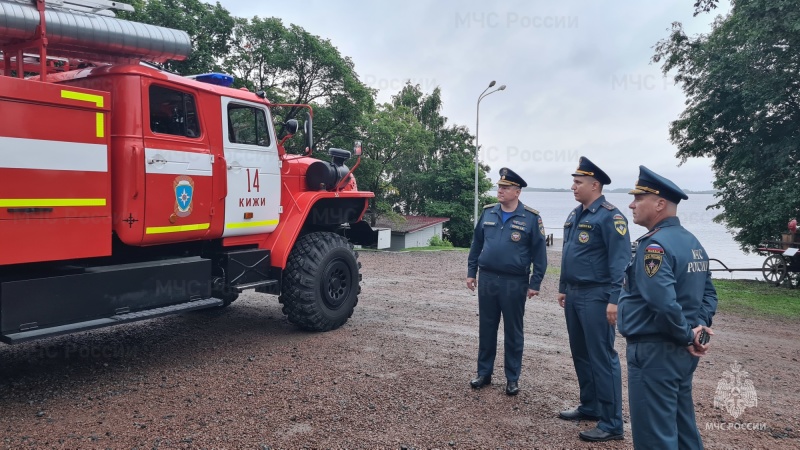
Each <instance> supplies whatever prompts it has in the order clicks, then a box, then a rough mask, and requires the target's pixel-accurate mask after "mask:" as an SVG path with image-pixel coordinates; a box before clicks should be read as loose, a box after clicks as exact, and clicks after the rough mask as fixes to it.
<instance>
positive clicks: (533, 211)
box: [525, 206, 539, 216]
mask: <svg viewBox="0 0 800 450" xmlns="http://www.w3.org/2000/svg"><path fill="white" fill-rule="evenodd" d="M525 211H530V212H532V213H534V214H536V215H537V216H538V215H539V211H537V210H535V209H533V208H531V207H530V206H525Z"/></svg>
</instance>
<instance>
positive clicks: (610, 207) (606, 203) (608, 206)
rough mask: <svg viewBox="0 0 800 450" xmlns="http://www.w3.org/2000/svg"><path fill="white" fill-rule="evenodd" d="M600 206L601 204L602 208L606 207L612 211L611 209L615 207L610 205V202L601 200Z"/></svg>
mask: <svg viewBox="0 0 800 450" xmlns="http://www.w3.org/2000/svg"><path fill="white" fill-rule="evenodd" d="M600 206H602V207H603V208H605V209H607V210H609V211H613V210H615V209H617V207H616V206H614V205H612V204H611V203H608V202H603V203H602V204H601V205H600Z"/></svg>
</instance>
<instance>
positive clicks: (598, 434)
mask: <svg viewBox="0 0 800 450" xmlns="http://www.w3.org/2000/svg"><path fill="white" fill-rule="evenodd" d="M578 436H579V437H580V438H581V439H582V440H584V441H589V442H605V441H621V440H622V433H620V434H612V433H609V432H607V431H603V430H601V429H600V428H592V429H591V430H587V431H581V432H580V433H578Z"/></svg>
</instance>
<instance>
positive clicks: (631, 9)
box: [220, 0, 729, 190]
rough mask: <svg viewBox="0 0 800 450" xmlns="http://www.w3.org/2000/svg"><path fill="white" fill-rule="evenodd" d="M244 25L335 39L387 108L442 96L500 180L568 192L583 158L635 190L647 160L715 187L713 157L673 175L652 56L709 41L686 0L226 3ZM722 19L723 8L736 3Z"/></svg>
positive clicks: (668, 96)
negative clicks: (408, 91) (401, 99)
mask: <svg viewBox="0 0 800 450" xmlns="http://www.w3.org/2000/svg"><path fill="white" fill-rule="evenodd" d="M220 3H221V4H222V5H223V6H224V7H225V8H227V9H228V10H229V11H230V12H231V14H233V15H235V16H239V17H253V16H256V15H257V16H260V17H279V18H281V19H282V20H283V21H284V24H287V25H288V24H290V23H293V24H297V25H299V26H301V27H303V28H304V29H305V30H307V31H308V32H310V33H312V34H315V35H318V36H320V37H322V38H326V39H330V41H331V42H332V43H333V45H334V46H336V47H337V48H338V49H339V52H340V53H341V54H342V55H344V56H349V57H351V58H352V59H353V62H354V63H355V69H356V72H357V73H358V75H359V76H360V78H361V80H362V81H363V82H364V83H365V84H367V85H368V86H370V87H372V88H375V89H379V90H380V92H379V95H378V101H379V102H387V101H389V100H390V98H391V96H392V95H394V94H396V93H397V92H398V91H399V90H400V88H401V87H402V86H403V84H404V83H405V81H406V80H411V82H412V83H414V84H419V85H420V87H421V88H422V90H423V91H424V92H426V93H430V92H431V91H433V89H434V88H435V87H437V86H438V87H440V88H441V90H442V99H443V111H442V114H443V115H444V116H446V117H447V118H448V123H449V124H459V125H466V126H467V127H469V129H470V130H471V131H472V132H473V134H474V132H475V127H476V123H475V122H476V103H477V100H478V97H479V96H480V94H481V92H483V90H484V89H485V88H486V87H487V86H488V84H489V82H490V81H492V80H496V81H497V86H495V87H498V86H500V85H503V84H505V85H506V86H507V88H506V89H505V90H504V91H499V92H496V93H493V94H491V95H489V96H488V97H486V98H485V99H484V100H482V101H481V103H480V129H479V140H480V145H481V153H480V158H481V160H482V161H483V162H485V163H488V164H489V165H490V166H491V173H490V176H491V178H492V180H494V181H496V180H497V178H498V174H497V172H498V171H499V169H500V168H501V167H510V168H512V169H513V170H515V171H516V172H517V173H519V174H520V175H521V176H522V177H523V178H525V180H526V181H527V182H528V185H529V186H532V187H543V188H554V187H561V188H568V187H569V186H570V185H571V177H570V174H571V173H572V172H573V170H574V169H575V167H576V165H577V160H578V157H579V156H581V155H583V156H586V157H588V158H589V159H591V160H592V161H594V162H595V163H596V164H597V165H598V166H600V167H601V168H602V169H603V170H605V171H606V173H608V174H609V176H610V177H611V179H612V184H611V186H610V187H611V188H618V187H630V186H632V185H633V183H634V182H635V181H636V178H637V175H638V171H639V169H638V167H639V165H640V164H643V165H645V166H647V167H649V168H650V169H653V170H655V171H656V172H659V173H661V174H662V175H664V176H666V177H668V178H671V179H672V180H673V181H675V182H676V183H677V184H678V185H679V186H681V187H682V188H685V189H692V190H701V189H710V188H711V183H712V179H713V174H712V172H711V169H710V161H709V160H699V159H693V160H690V161H688V162H687V163H685V164H683V165H682V166H680V167H678V163H679V161H678V159H677V158H675V152H676V149H675V147H674V146H673V145H672V144H671V143H670V142H669V140H668V137H669V134H668V127H669V123H670V121H672V120H675V119H676V118H677V117H678V116H679V114H680V112H681V111H682V110H683V108H684V101H685V98H684V95H683V93H682V91H681V90H680V88H679V87H678V86H675V85H674V84H673V83H672V78H671V77H670V78H666V79H665V78H664V77H663V76H662V74H661V71H660V69H659V66H657V65H654V64H650V62H649V61H650V58H651V56H652V54H653V46H654V45H655V44H656V42H657V41H658V40H659V39H662V38H665V37H666V36H667V35H668V29H669V27H670V24H671V23H672V22H674V21H679V22H682V23H683V24H684V27H685V29H686V30H687V31H689V32H690V33H691V34H695V33H707V32H709V31H710V29H711V27H710V24H711V22H712V20H713V17H714V16H713V15H709V14H703V15H700V16H698V17H692V13H693V7H692V5H693V2H692V1H691V0H669V1H667V0H664V1H662V0H657V1H648V2H642V1H633V0H605V1H600V0H564V1H556V0H547V1H543V0H536V1H494V2H486V1H474V0H439V1H422V0H405V1H392V2H389V1H354V0H338V1H337V0H327V1H318V0H303V1H300V2H286V1H284V2H278V1H269V2H267V1H261V0H220ZM722 3H724V5H723V6H722V8H721V9H718V10H716V11H717V12H715V14H719V13H723V12H727V10H728V8H729V5H728V4H727V2H724V1H723V2H722Z"/></svg>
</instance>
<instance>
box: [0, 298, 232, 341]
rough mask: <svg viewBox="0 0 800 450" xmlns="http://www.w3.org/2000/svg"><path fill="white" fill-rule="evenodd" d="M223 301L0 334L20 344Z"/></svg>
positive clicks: (193, 301)
mask: <svg viewBox="0 0 800 450" xmlns="http://www.w3.org/2000/svg"><path fill="white" fill-rule="evenodd" d="M223 303H224V302H223V301H222V300H220V299H218V298H213V297H212V298H204V299H200V300H192V301H189V302H186V303H179V304H177V305H169V306H162V307H160V308H153V309H147V310H144V311H136V312H130V313H124V314H116V315H114V316H111V317H107V318H102V319H95V320H87V321H85V322H77V323H70V324H66V325H60V326H56V327H49V328H34V329H32V330H26V331H20V332H18V333H9V334H6V335H2V336H0V340H2V341H3V342H5V343H7V344H18V343H20V342H25V341H32V340H34V339H40V338H43V337H51V336H58V335H62V334H68V333H75V332H78V331H86V330H92V329H95V328H102V327H107V326H109V325H117V324H121V323H126V322H136V321H139V320H145V319H153V318H155V317H161V316H166V315H168V314H174V313H178V312H184V311H194V310H197V309H204V308H213V307H215V306H222V305H223Z"/></svg>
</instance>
